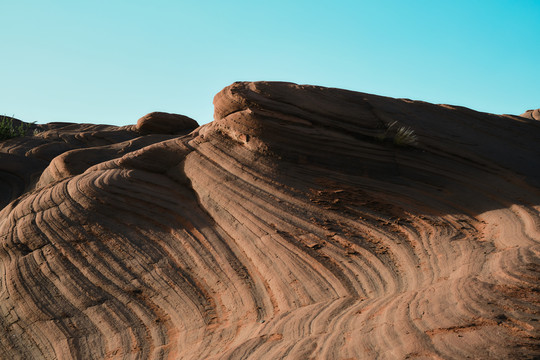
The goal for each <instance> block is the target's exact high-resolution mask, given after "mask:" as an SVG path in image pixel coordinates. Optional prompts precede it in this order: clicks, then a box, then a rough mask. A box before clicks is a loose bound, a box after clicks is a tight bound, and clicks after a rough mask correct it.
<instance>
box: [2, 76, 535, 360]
mask: <svg viewBox="0 0 540 360" xmlns="http://www.w3.org/2000/svg"><path fill="white" fill-rule="evenodd" d="M214 106H215V120H214V121H213V122H211V123H209V124H206V125H203V126H200V127H198V128H195V127H196V126H197V125H196V124H194V121H193V120H192V119H189V118H187V117H182V116H180V115H178V116H172V114H164V113H153V115H152V114H149V116H146V117H143V118H142V119H141V120H139V123H138V124H137V125H133V126H126V127H120V128H119V127H114V126H105V125H88V124H59V123H57V124H47V125H40V126H39V131H36V132H35V135H34V136H31V137H24V138H16V139H11V140H7V141H4V142H0V184H1V188H0V191H1V192H0V201H1V203H0V205H1V206H2V207H3V210H1V211H0V242H1V247H0V322H1V326H0V358H2V359H4V358H5V359H281V358H288V359H341V360H343V359H375V358H377V359H405V358H411V359H414V358H417V359H465V358H474V359H511V358H534V357H535V356H540V340H539V339H540V331H539V330H540V315H539V314H540V290H539V284H540V259H539V256H540V255H539V253H540V246H539V243H540V216H539V210H540V166H539V163H538V159H539V158H540V141H539V139H540V123H539V122H538V121H537V119H536V118H534V112H531V114H532V115H531V116H528V115H527V114H528V113H526V114H524V115H522V116H521V117H520V116H510V115H504V116H499V115H492V114H487V113H479V112H475V111H472V110H470V109H466V108H461V107H454V106H449V105H433V104H429V103H425V102H419V101H411V100H408V99H392V98H386V97H380V96H375V95H369V94H364V93H357V92H350V91H346V90H340V89H331V88H323V87H317V86H307V85H296V84H291V83H273V82H255V83H248V82H239V83H234V84H232V85H230V86H228V87H226V88H225V89H223V90H222V91H221V92H220V93H219V94H217V95H216V97H215V99H214ZM156 114H157V115H156ZM526 115H527V116H526ZM152 119H154V120H152ZM155 119H157V120H155ZM145 124H146V125H145Z"/></svg>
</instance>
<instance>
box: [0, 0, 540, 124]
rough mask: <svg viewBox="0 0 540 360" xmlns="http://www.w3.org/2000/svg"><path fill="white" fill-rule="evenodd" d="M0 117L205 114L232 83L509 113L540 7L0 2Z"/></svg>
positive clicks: (523, 95) (532, 82)
mask: <svg viewBox="0 0 540 360" xmlns="http://www.w3.org/2000/svg"><path fill="white" fill-rule="evenodd" d="M0 19H1V24H2V31H0V45H1V51H2V55H1V56H0V82H1V86H0V114H6V115H15V117H17V118H20V119H22V120H25V121H37V122H38V123H46V122H52V121H69V122H90V123H106V124H115V125H126V124H134V123H135V122H136V121H137V119H138V118H139V117H141V116H143V115H144V114H146V113H148V112H151V111H166V112H173V113H180V114H184V115H188V116H191V117H193V118H194V119H196V120H197V121H198V122H199V123H200V124H203V123H207V122H209V121H211V120H212V115H213V105H212V99H213V96H214V95H215V94H216V93H217V92H219V91H220V90H221V89H222V88H223V87H225V86H227V85H229V84H231V83H233V82H234V81H238V80H249V81H255V80H279V81H291V82H296V83H302V84H313V85H322V86H330V87H339V88H345V89H350V90H354V91H361V92H367V93H373V94H379V95H386V96H392V97H406V98H411V99H416V100H424V101H429V102H434V103H446V104H454V105H461V106H466V107H470V108H473V109H475V110H479V111H486V112H493V113H510V114H521V113H522V112H524V111H525V110H527V109H532V108H539V107H540V1H539V0H528V1H526V0H508V1H500V0H492V1H488V0H485V1H475V0H468V1H461V0H457V1H451V2H450V1H433V0H430V1H422V0H418V1H416V0H411V1H402V0H401V1H391V0H373V1H362V0H357V1H340V0H334V1H317V0H311V1H294V0H289V1H281V0H275V1H257V0H251V1H236V0H230V1H204V0H200V1H164V0H163V1H160V0H155V1H152V2H151V1H148V0H145V1H140V0H131V1H118V0H94V1H82V0H81V1H73V0H69V1H61V0H48V1H47V0H41V1H37V0H16V1H11V0H0Z"/></svg>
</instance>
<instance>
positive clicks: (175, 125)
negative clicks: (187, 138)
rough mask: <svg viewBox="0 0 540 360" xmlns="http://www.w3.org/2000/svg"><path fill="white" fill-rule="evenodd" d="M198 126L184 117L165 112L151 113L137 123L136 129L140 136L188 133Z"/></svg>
mask: <svg viewBox="0 0 540 360" xmlns="http://www.w3.org/2000/svg"><path fill="white" fill-rule="evenodd" d="M197 126H199V124H197V122H196V121H195V120H193V119H192V118H189V117H187V116H184V115H178V114H169V113H165V112H152V113H150V114H146V115H145V116H143V117H142V118H140V119H139V120H138V121H137V129H138V130H139V131H140V132H141V133H142V134H178V133H181V132H182V133H188V132H190V131H191V130H193V129H195V128H197Z"/></svg>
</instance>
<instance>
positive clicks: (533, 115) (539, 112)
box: [520, 109, 540, 120]
mask: <svg viewBox="0 0 540 360" xmlns="http://www.w3.org/2000/svg"><path fill="white" fill-rule="evenodd" d="M520 116H521V117H525V118H528V119H533V120H540V109H536V110H527V111H525V112H524V113H523V114H521V115H520Z"/></svg>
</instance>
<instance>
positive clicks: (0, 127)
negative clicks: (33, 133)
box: [0, 115, 30, 141]
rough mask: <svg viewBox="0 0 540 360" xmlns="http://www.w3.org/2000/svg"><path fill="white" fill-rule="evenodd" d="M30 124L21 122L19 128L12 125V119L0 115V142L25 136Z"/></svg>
mask: <svg viewBox="0 0 540 360" xmlns="http://www.w3.org/2000/svg"><path fill="white" fill-rule="evenodd" d="M29 128H30V124H25V123H23V122H21V124H20V125H19V126H16V125H15V124H14V123H13V117H9V116H5V115H0V141H2V140H7V139H12V138H15V137H21V136H25V135H26V132H27V131H28V129H29Z"/></svg>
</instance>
